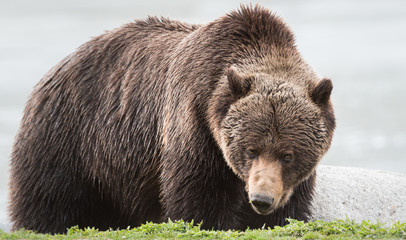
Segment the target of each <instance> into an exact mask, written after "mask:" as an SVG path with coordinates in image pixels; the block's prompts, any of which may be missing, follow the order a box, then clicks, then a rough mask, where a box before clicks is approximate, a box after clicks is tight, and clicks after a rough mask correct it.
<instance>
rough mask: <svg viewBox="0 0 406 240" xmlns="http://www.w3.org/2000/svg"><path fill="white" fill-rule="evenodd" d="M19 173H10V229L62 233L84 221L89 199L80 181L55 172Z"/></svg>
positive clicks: (86, 188) (86, 187)
mask: <svg viewBox="0 0 406 240" xmlns="http://www.w3.org/2000/svg"><path fill="white" fill-rule="evenodd" d="M21 171H23V169H18V170H16V171H12V172H13V174H12V178H11V181H12V182H11V183H10V190H11V196H10V197H11V206H10V210H11V220H12V222H14V225H13V230H16V229H19V228H25V229H30V230H35V231H38V232H41V233H61V232H65V231H66V228H68V227H71V226H74V225H80V224H81V223H84V222H85V220H86V214H87V213H88V212H89V209H90V208H91V205H92V199H91V198H89V188H88V186H86V185H85V184H83V182H80V181H78V180H77V179H75V178H74V177H71V176H68V175H67V174H65V173H62V172H61V171H58V169H55V170H53V171H42V172H40V171H35V172H33V171H31V172H21Z"/></svg>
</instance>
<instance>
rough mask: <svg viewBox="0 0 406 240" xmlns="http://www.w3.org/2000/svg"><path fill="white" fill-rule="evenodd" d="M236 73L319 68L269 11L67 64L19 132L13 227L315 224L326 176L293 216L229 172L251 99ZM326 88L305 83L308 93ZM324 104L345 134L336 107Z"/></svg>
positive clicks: (309, 187)
mask: <svg viewBox="0 0 406 240" xmlns="http://www.w3.org/2000/svg"><path fill="white" fill-rule="evenodd" d="M285 50H286V51H285ZM278 51H280V52H283V54H282V55H283V56H282V57H281V56H280V54H274V53H276V52H278ZM286 54H288V55H289V56H288V57H287V58H285V57H286V56H284V55H286ZM278 59H281V60H280V62H278V61H279V60H278ZM286 59H288V61H289V62H288V63H287V64H284V63H283V61H285V60H286ZM292 59H293V60H292ZM281 64H282V65H283V66H285V68H284V70H281V69H280V68H279V66H280V65H281ZM230 66H236V67H237V68H238V69H239V71H241V73H243V74H245V75H247V76H249V75H250V74H253V73H258V72H270V71H272V72H275V71H282V72H283V74H292V75H295V74H296V75H297V74H302V73H303V72H309V71H310V72H311V70H309V67H308V66H307V65H306V64H305V63H304V62H303V61H302V60H301V58H300V55H299V54H298V52H297V50H296V48H295V46H294V37H293V34H292V33H291V31H290V30H289V29H288V28H287V27H286V25H285V24H284V23H283V22H282V20H281V19H280V18H278V17H276V16H275V15H273V14H272V13H270V12H269V11H268V10H265V9H263V8H261V7H254V8H251V7H241V9H240V10H238V11H234V12H231V13H230V14H228V15H227V16H225V17H222V18H220V19H218V20H216V21H214V22H211V23H209V24H207V25H203V26H199V25H189V24H184V23H180V22H177V21H172V20H168V19H165V18H161V19H158V18H154V17H151V18H148V19H146V20H143V21H141V20H139V21H135V22H134V23H129V24H127V25H124V26H122V27H120V28H118V29H116V30H113V31H110V32H108V33H106V34H104V35H101V36H99V37H97V38H95V39H93V40H92V41H90V42H88V43H86V44H84V45H82V46H81V47H80V48H79V49H78V50H77V51H76V52H75V53H73V54H72V55H70V56H68V57H67V58H65V59H64V60H62V61H61V62H60V63H59V64H58V65H57V66H55V67H54V68H53V69H52V70H51V71H50V72H49V73H48V74H47V75H46V76H45V77H44V78H43V79H42V80H41V81H40V82H39V83H38V84H37V86H36V87H35V89H34V91H33V93H32V95H31V97H30V100H29V102H28V103H27V106H26V108H25V112H24V117H23V119H22V122H21V126H20V130H19V132H18V134H17V136H16V140H15V144H14V147H13V151H12V156H11V178H10V216H11V220H12V222H13V229H14V230H15V229H19V228H22V227H24V228H26V229H31V230H36V231H38V232H49V233H57V232H65V231H66V228H68V227H70V226H74V225H79V227H86V226H95V227H96V228H98V229H101V230H104V229H108V228H126V227H127V226H132V227H136V226H139V225H140V224H142V223H145V222H146V221H154V222H161V221H166V220H167V219H168V218H171V219H172V220H176V219H181V218H182V219H184V220H187V221H191V220H192V219H194V222H195V223H198V222H200V221H203V225H202V227H203V228H205V229H222V230H226V229H241V230H243V229H246V228H247V227H250V228H259V227H262V226H263V225H264V224H265V225H266V226H271V227H272V226H275V225H283V224H285V218H287V217H292V218H296V219H300V220H307V219H308V217H309V215H310V203H311V199H312V194H313V189H314V182H315V173H314V172H311V174H310V176H308V177H307V178H306V179H303V180H304V181H303V182H300V183H299V184H298V185H297V186H296V187H295V190H294V194H293V195H292V197H291V199H290V201H289V202H288V203H287V204H286V205H285V206H284V207H283V208H281V209H278V210H276V211H275V212H274V213H273V214H271V215H268V216H262V215H258V214H257V213H255V212H254V211H253V209H252V208H251V206H250V204H249V202H248V198H247V193H246V192H245V183H244V182H243V180H241V178H239V177H238V176H237V175H236V174H235V173H234V172H233V171H232V170H231V169H230V167H229V166H228V165H227V162H226V161H225V159H224V157H223V152H222V150H221V149H220V148H219V144H218V142H217V141H216V139H217V137H216V136H218V132H217V131H219V129H218V126H220V124H221V122H222V120H223V119H224V117H225V116H226V114H227V112H228V110H229V108H230V105H231V104H232V103H234V102H235V101H236V100H237V99H239V98H241V96H243V94H245V93H244V91H242V95H238V94H237V95H238V96H237V95H236V94H233V93H232V90H231V89H230V88H229V87H228V86H227V83H226V82H225V81H226V75H227V69H229V67H230ZM290 66H292V71H290V69H289V68H290ZM316 83H317V82H316V81H314V80H311V81H310V80H309V81H306V82H302V83H299V85H300V87H301V88H306V91H307V90H308V89H313V88H314V87H315V86H316ZM236 89H237V90H236V91H239V90H238V89H240V88H236ZM316 95H317V94H316ZM321 96H323V94H321ZM321 98H322V97H321ZM321 102H324V101H323V99H321ZM322 105H323V106H321V108H325V110H323V113H322V114H325V115H326V116H327V117H326V118H329V119H330V124H331V126H333V125H334V116H333V115H332V109H331V106H330V104H327V105H324V103H322ZM330 129H332V128H331V127H330Z"/></svg>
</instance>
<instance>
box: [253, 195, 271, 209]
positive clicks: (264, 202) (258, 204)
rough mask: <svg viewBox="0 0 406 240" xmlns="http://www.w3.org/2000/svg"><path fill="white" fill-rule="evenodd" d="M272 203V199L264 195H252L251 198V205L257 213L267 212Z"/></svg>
mask: <svg viewBox="0 0 406 240" xmlns="http://www.w3.org/2000/svg"><path fill="white" fill-rule="evenodd" d="M273 201H274V199H273V197H271V196H268V195H264V194H253V195H252V196H251V203H252V205H253V206H254V207H255V208H256V209H257V210H258V211H259V212H268V210H269V208H270V207H271V206H272V203H273Z"/></svg>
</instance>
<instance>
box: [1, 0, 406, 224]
mask: <svg viewBox="0 0 406 240" xmlns="http://www.w3.org/2000/svg"><path fill="white" fill-rule="evenodd" d="M239 3H240V1H231V0H228V1H215V0H206V1H200V2H194V1H190V0H177V1H164V0H161V1H156V0H149V1H144V2H142V3H141V2H138V3H137V2H136V1H132V0H121V1H108V0H92V1H80V0H74V1H72V0H71V1H51V0H37V1H30V0H14V1H0V29H1V35H0V228H2V229H8V227H9V224H8V218H7V213H6V206H7V194H8V193H7V181H8V159H9V155H10V151H11V147H12V142H13V138H14V136H15V134H16V131H17V129H18V124H19V121H20V119H21V117H22V111H23V107H24V104H25V102H26V101H27V96H28V95H29V93H30V92H31V90H32V87H33V86H34V84H35V83H36V82H38V81H39V79H40V78H41V77H42V76H43V75H44V74H45V73H46V72H47V71H48V70H49V69H50V68H51V67H52V66H53V65H55V64H56V63H57V62H58V61H60V60H61V59H62V58H63V57H65V56H66V55H68V54H69V53H71V52H73V51H74V50H75V48H76V47H78V46H79V45H80V44H82V43H84V42H86V41H88V40H89V39H90V38H91V37H94V36H97V35H99V34H101V33H103V32H104V31H105V30H108V29H112V28H115V27H118V26H120V25H121V24H123V23H127V22H129V21H131V20H133V19H135V18H145V17H146V16H147V15H162V16H166V17H170V18H174V19H179V20H183V21H187V22H191V23H205V22H208V21H211V20H213V19H215V18H217V17H219V16H221V15H223V14H224V13H225V12H228V11H229V10H231V9H234V8H237V7H238V6H239ZM260 3H261V4H262V5H264V6H266V7H268V8H270V9H273V10H275V11H276V12H277V13H278V14H279V15H280V16H282V17H283V18H285V20H286V22H287V23H288V24H289V25H290V26H291V27H292V29H293V30H294V32H295V34H296V38H297V45H298V47H299V49H300V50H301V52H302V54H303V56H304V57H305V59H306V60H307V61H308V62H309V63H310V64H311V65H312V66H313V67H314V68H315V69H316V70H317V71H318V72H319V74H320V76H325V77H330V78H331V79H332V80H333V82H334V92H333V101H334V104H335V111H336V117H337V124H338V125H337V130H336V134H335V138H334V140H333V144H332V147H331V149H330V151H329V153H328V154H327V155H326V157H325V158H324V159H323V161H322V163H323V164H330V165H341V166H357V167H363V168H369V169H381V170H387V171H396V172H401V173H406V157H405V155H406V127H405V126H404V124H405V123H406V111H405V107H404V103H405V102H406V92H405V88H406V81H405V80H406V2H405V1H403V0H389V1H379V0H358V1H353V0H332V1H328V2H327V1H320V0H309V1H299V0H296V1H282V0H278V1H262V2H260Z"/></svg>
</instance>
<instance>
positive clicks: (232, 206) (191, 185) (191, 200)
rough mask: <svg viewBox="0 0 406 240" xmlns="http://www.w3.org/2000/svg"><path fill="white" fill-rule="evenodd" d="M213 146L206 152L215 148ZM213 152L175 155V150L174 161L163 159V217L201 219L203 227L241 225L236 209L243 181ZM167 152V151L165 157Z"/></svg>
mask: <svg viewBox="0 0 406 240" xmlns="http://www.w3.org/2000/svg"><path fill="white" fill-rule="evenodd" d="M213 149H215V148H212V149H210V150H207V151H206V152H207V153H213V152H217V151H215V150H213ZM204 151H205V150H204V149H203V150H202V152H204ZM217 153H218V154H219V155H217V154H215V155H210V154H208V155H207V156H203V157H202V158H200V157H199V156H198V155H195V154H193V153H191V152H183V154H184V155H183V156H182V157H180V158H179V156H181V155H180V153H179V152H178V153H175V156H177V157H176V158H173V159H174V161H171V160H170V159H167V160H168V161H165V163H166V164H165V165H164V167H163V169H162V176H161V179H162V193H161V201H162V203H163V207H164V212H165V215H164V219H163V221H167V220H168V219H171V220H179V219H183V220H185V221H189V222H190V221H192V220H193V221H194V223H195V224H198V223H200V222H202V221H203V223H202V225H201V227H202V228H203V229H216V230H227V229H241V227H242V226H241V224H240V223H241V222H242V221H243V219H242V216H241V214H240V213H239V212H240V210H241V208H242V207H243V205H244V202H243V199H246V196H245V192H244V184H243V182H242V181H241V180H240V179H238V177H237V176H236V175H235V174H234V173H233V172H232V171H231V169H230V168H229V167H228V166H227V165H226V163H225V161H224V159H223V158H222V156H221V153H220V152H217ZM189 154H190V155H189ZM171 155H172V154H169V153H168V152H167V155H166V157H167V158H171V157H170V156H171ZM172 156H173V155H172Z"/></svg>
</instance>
